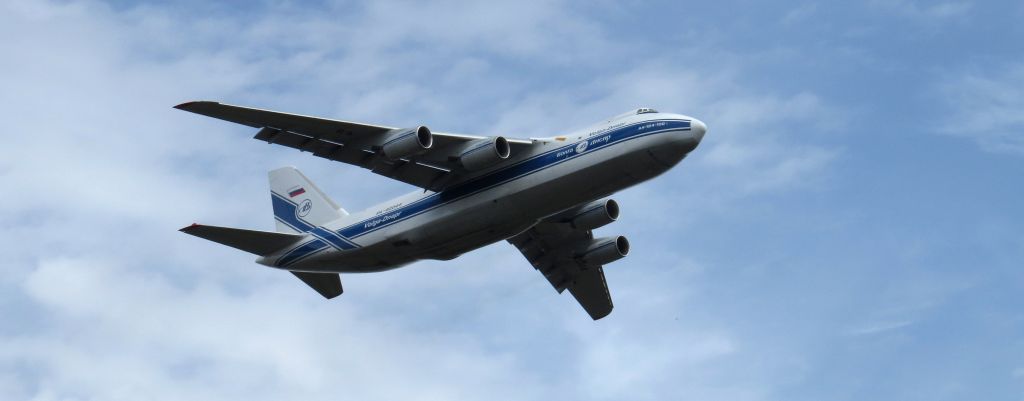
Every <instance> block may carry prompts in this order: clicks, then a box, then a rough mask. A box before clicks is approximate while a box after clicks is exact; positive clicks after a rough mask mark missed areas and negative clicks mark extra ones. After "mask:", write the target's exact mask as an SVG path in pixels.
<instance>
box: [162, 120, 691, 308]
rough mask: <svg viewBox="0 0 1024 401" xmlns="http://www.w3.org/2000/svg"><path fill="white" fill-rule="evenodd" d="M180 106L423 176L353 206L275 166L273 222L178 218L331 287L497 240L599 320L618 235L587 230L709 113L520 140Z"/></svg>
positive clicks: (279, 139)
mask: <svg viewBox="0 0 1024 401" xmlns="http://www.w3.org/2000/svg"><path fill="white" fill-rule="evenodd" d="M175 108H177V109H180V110H184V111H189V112H192V113H196V114H201V115H205V116H209V117H213V118H218V119H221V120H225V121H230V122H233V123H238V124H242V125H246V126H249V127H252V128H256V129H258V131H257V132H256V135H255V137H254V138H255V139H258V140H261V141H265V142H267V143H271V144H277V145H283V146H287V147H290V148H295V149H298V150H300V151H303V152H310V153H312V154H313V155H314V156H318V157H322V158H326V159H329V160H334V161H339V162H342V163H348V164H353V165H356V166H359V167H362V168H365V169H369V170H370V171H372V172H374V173H376V174H379V175H383V176H385V177H389V178H392V179H395V180H398V181H402V182H404V183H408V184H411V185H413V186H415V187H417V188H418V189H417V190H416V191H414V192H412V193H409V194H407V195H404V196H400V197H398V198H395V199H392V200H390V201H387V202H384V203H381V204H379V205H377V206H374V207H371V208H369V209H367V210H364V211H361V212H358V213H349V212H347V211H346V210H345V209H343V208H342V207H340V206H339V205H338V204H337V203H335V202H334V201H333V200H331V198H329V197H328V196H327V195H326V194H324V192H323V191H321V190H320V188H318V187H317V186H316V185H315V184H313V182H312V181H310V180H309V179H308V178H306V176H305V175H303V174H302V173H301V172H299V170H297V169H295V168H294V167H283V168H279V169H276V170H272V171H270V173H269V179H270V192H271V200H272V205H273V212H274V219H275V222H276V225H277V229H276V231H273V232H271V231H257V230H248V229H240V228H230V227H218V226H210V225H201V224H192V225H190V226H188V227H185V228H182V229H181V230H180V231H182V232H184V233H187V234H191V235H194V236H197V237H200V238H204V239H207V240H210V241H213V242H217V243H220V244H223V245H227V246H230V247H233V248H237V249H239V250H242V251H246V252H249V253H252V254H255V255H257V256H258V258H257V260H256V263H259V264H261V265H265V266H269V267H272V268H276V269H281V270H286V271H289V272H291V273H292V274H294V275H295V276H296V277H298V278H299V279H300V280H302V281H303V282H305V283H306V284H307V285H309V286H310V287H311V288H313V289H314V290H316V291H317V292H318V293H320V295H322V296H324V297H325V298H327V299H331V298H334V297H336V296H338V295H340V294H341V293H342V292H343V289H342V286H341V278H340V275H339V273H367V272H380V271H385V270H391V269H396V268H399V267H402V266H405V265H408V264H410V263H413V262H416V261H419V260H425V259H433V260H451V259H454V258H456V257H458V256H459V255H461V254H463V253H466V252H469V251H472V250H474V249H477V248H480V247H483V246H486V245H489V244H492V243H495V242H499V241H502V240H505V241H507V242H509V243H510V244H512V245H513V246H515V247H516V249H518V250H519V251H520V252H521V253H522V254H523V256H525V257H526V259H527V261H529V263H530V264H531V265H532V266H533V267H534V268H535V269H536V270H537V271H539V272H540V273H541V274H543V275H544V277H545V278H546V279H547V280H548V281H549V282H550V283H551V285H552V286H553V287H554V288H555V290H556V291H557V292H558V293H562V292H564V291H565V290H569V292H570V293H571V294H572V295H573V297H574V298H575V299H576V301H577V302H579V304H580V305H581V306H582V307H583V309H584V310H585V311H586V312H587V313H588V314H589V315H590V317H591V318H592V319H594V320H598V319H601V318H603V317H605V316H607V315H608V314H609V313H611V311H612V307H613V304H612V299H611V294H610V292H609V291H608V285H607V283H606V282H605V277H604V270H603V266H604V265H606V264H608V263H611V262H614V261H616V260H618V259H621V258H623V257H625V256H626V255H627V254H628V253H629V241H628V240H627V239H626V237H623V236H609V237H601V238H595V237H594V234H593V230H595V229H597V228H599V227H602V226H604V225H607V224H609V223H612V222H614V221H615V220H616V219H617V218H618V217H619V205H618V203H616V202H615V201H614V200H612V199H609V198H606V197H607V196H609V195H611V194H613V193H615V192H617V191H620V190H622V189H625V188H627V187H630V186H633V185H636V184H639V183H641V182H643V181H646V180H649V179H651V178H654V177H655V176H658V175H660V174H661V173H664V172H665V171H668V170H669V169H670V168H672V167H673V166H675V165H676V164H678V163H679V162H680V161H681V160H682V159H683V158H685V157H686V156H687V154H689V153H690V152H691V151H693V150H694V149H696V148H697V145H698V144H700V141H701V140H702V139H703V138H704V133H705V131H706V130H707V126H706V125H705V124H704V123H703V122H701V121H700V120H698V119H696V118H693V117H688V116H685V115H680V114H671V113H660V112H658V111H657V110H654V109H650V108H640V109H636V110H633V111H630V112H627V113H624V114H621V115H619V116H616V117H614V118H611V119H609V120H607V121H603V122H601V123H598V124H595V125H593V126H591V127H589V128H586V129H583V130H580V131H576V132H573V133H570V134H567V135H559V136H552V137H539V138H530V139H514V138H506V137H504V136H476V135H461V134H452V133H442V132H433V131H431V130H430V129H429V128H427V127H426V126H422V125H421V126H416V127H411V128H394V127H386V126H379V125H371V124H363V123H356V122H348V121H340V120H332V119H325V118H319V117H310V116H304V115H297V114H288V113H282V112H277V111H269V110H261V109H255V108H248V107H241V106H234V105H229V104H222V103H218V102H213V101H196V102H187V103H183V104H180V105H177V106H175Z"/></svg>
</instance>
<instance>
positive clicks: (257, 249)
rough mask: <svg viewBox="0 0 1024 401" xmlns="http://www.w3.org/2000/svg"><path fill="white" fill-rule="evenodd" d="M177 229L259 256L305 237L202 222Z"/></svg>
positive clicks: (268, 253)
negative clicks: (209, 224)
mask: <svg viewBox="0 0 1024 401" xmlns="http://www.w3.org/2000/svg"><path fill="white" fill-rule="evenodd" d="M179 231H181V232H183V233H185V234H189V235H194V236H197V237H199V238H203V239H206V240H210V241H213V242H216V243H219V244H223V245H227V246H230V247H232V248H235V249H240V250H243V251H246V252H249V253H251V254H254V255H259V256H266V255H270V254H272V253H274V252H277V251H279V250H281V249H284V248H285V247H286V246H288V245H291V244H294V243H296V242H297V241H299V240H300V239H302V238H304V237H305V236H304V235H299V234H287V233H275V232H270V231H256V230H246V229H242V228H231V227H217V226H206V225H202V224H193V225H191V226H188V227H185V228H182V229H181V230H179Z"/></svg>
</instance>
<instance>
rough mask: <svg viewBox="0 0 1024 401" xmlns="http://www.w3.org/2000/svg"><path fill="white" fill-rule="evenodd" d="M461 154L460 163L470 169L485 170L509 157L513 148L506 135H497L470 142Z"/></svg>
mask: <svg viewBox="0 0 1024 401" xmlns="http://www.w3.org/2000/svg"><path fill="white" fill-rule="evenodd" d="M464 149H465V150H463V151H462V152H461V153H460V154H459V156H457V158H458V160H459V165H461V166H462V168H464V169H466V170H468V171H477V170H483V169H485V168H488V167H491V166H493V165H495V164H498V163H499V162H501V161H502V160H505V159H508V156H509V155H510V154H512V149H511V148H510V147H509V145H508V140H507V139H505V137H501V136H495V137H491V138H484V139H479V140H476V141H473V142H470V143H469V144H468V145H466V147H465V148H464Z"/></svg>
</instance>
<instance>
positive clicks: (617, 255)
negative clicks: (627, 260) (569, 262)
mask: <svg viewBox="0 0 1024 401" xmlns="http://www.w3.org/2000/svg"><path fill="white" fill-rule="evenodd" d="M628 254H629V240H627V239H626V237H623V236H621V235H620V236H618V237H605V238H597V239H594V240H591V241H590V243H589V244H587V247H586V248H585V249H584V250H583V252H581V254H580V256H578V257H577V259H579V260H580V261H581V262H583V263H586V264H588V265H592V266H599V265H604V264H607V263H611V262H614V261H616V260H619V259H622V258H623V257H625V256H626V255H628Z"/></svg>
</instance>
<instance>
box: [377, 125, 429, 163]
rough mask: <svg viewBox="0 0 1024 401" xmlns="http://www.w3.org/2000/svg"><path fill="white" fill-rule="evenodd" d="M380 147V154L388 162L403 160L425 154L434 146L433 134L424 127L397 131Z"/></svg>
mask: <svg viewBox="0 0 1024 401" xmlns="http://www.w3.org/2000/svg"><path fill="white" fill-rule="evenodd" d="M395 131H397V132H396V133H395V134H392V135H391V136H389V137H388V139H387V140H385V141H384V144H383V145H381V152H382V153H383V154H384V157H386V158H388V159H389V160H398V159H404V158H406V157H410V156H415V155H418V154H422V153H423V152H426V151H427V150H428V149H430V147H431V146H432V145H433V144H434V134H432V133H430V129H429V128H427V127H425V126H422V125H421V126H419V127H416V128H404V129H397V130H395Z"/></svg>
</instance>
